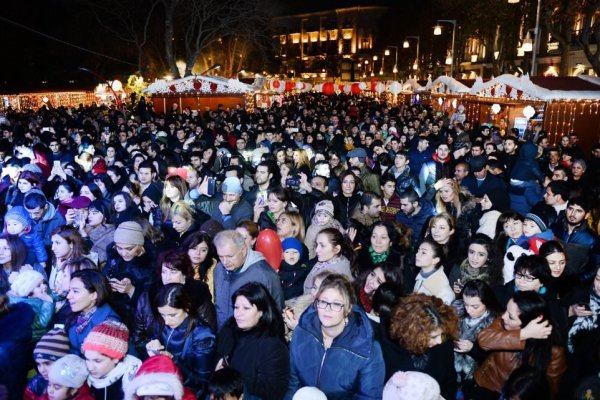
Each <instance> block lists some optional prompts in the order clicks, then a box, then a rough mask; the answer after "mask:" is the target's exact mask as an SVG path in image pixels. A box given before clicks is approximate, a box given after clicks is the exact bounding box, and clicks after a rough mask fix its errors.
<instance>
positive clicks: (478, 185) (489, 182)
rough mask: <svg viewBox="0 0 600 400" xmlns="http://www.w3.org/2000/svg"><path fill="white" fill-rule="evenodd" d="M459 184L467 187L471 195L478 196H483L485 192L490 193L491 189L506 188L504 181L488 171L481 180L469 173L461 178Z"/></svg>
mask: <svg viewBox="0 0 600 400" xmlns="http://www.w3.org/2000/svg"><path fill="white" fill-rule="evenodd" d="M460 186H462V187H464V188H467V189H468V190H469V192H471V194H472V195H473V196H475V197H478V198H481V197H483V196H484V195H485V194H486V193H490V192H491V191H493V190H502V191H505V190H506V184H505V183H504V181H503V180H502V179H500V178H498V177H497V176H494V175H492V174H490V173H489V172H488V174H487V175H486V177H485V179H484V180H483V181H481V182H478V181H477V178H476V177H475V176H474V175H469V176H467V177H466V178H465V179H463V181H462V182H461V183H460Z"/></svg>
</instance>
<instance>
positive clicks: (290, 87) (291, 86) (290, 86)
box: [285, 81, 296, 92]
mask: <svg viewBox="0 0 600 400" xmlns="http://www.w3.org/2000/svg"><path fill="white" fill-rule="evenodd" d="M295 87H296V83H294V82H292V81H287V82H286V83H285V91H286V92H291V91H292V90H294V88H295Z"/></svg>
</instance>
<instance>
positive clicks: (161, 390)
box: [125, 355, 196, 400]
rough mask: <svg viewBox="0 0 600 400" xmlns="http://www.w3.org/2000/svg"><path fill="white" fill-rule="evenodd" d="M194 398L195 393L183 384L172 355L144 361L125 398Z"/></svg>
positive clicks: (130, 399)
mask: <svg viewBox="0 0 600 400" xmlns="http://www.w3.org/2000/svg"><path fill="white" fill-rule="evenodd" d="M167 398H168V399H174V400H194V399H195V398H196V396H195V395H194V393H193V392H192V391H191V390H190V389H188V388H186V387H184V386H183V378H182V376H181V372H180V371H179V369H178V368H177V366H176V365H175V363H174V362H173V360H171V357H169V356H165V355H157V356H153V357H150V358H149V359H147V360H146V361H144V362H143V363H142V365H141V367H140V369H139V370H138V371H137V373H136V374H135V378H133V380H132V381H131V382H130V383H129V384H128V385H127V387H126V388H125V400H155V399H167Z"/></svg>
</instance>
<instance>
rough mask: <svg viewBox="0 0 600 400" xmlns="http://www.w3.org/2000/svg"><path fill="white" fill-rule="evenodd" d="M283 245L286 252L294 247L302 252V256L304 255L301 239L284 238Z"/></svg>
mask: <svg viewBox="0 0 600 400" xmlns="http://www.w3.org/2000/svg"><path fill="white" fill-rule="evenodd" d="M281 247H282V248H283V252H284V253H285V252H286V251H287V250H291V249H293V250H296V251H297V252H298V253H300V257H302V243H300V241H299V240H298V239H296V238H294V237H289V238H287V239H284V240H283V242H281Z"/></svg>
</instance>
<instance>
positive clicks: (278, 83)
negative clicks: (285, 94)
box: [273, 81, 281, 89]
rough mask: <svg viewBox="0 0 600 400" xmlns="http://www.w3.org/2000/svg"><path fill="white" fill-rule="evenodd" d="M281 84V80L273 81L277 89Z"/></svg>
mask: <svg viewBox="0 0 600 400" xmlns="http://www.w3.org/2000/svg"><path fill="white" fill-rule="evenodd" d="M280 85H281V82H279V81H274V82H273V87H274V88H275V89H279V86H280Z"/></svg>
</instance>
